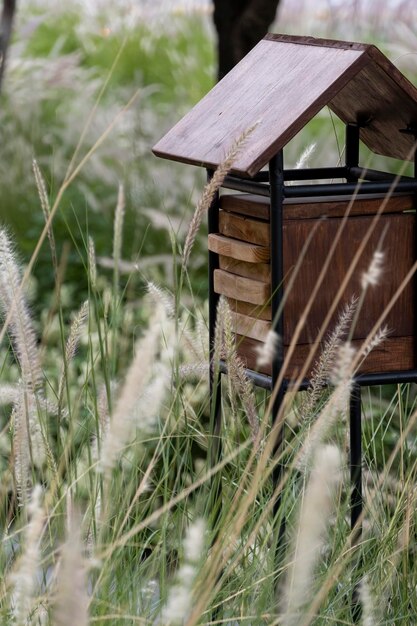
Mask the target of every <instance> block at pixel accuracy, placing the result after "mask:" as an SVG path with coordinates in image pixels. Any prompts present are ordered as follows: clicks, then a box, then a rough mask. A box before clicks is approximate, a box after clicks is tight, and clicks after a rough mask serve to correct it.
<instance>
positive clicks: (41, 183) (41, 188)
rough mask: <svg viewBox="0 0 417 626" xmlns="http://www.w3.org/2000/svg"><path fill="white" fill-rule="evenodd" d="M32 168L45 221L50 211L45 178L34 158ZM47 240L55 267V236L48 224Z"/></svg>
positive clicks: (56, 262)
mask: <svg viewBox="0 0 417 626" xmlns="http://www.w3.org/2000/svg"><path fill="white" fill-rule="evenodd" d="M32 169H33V174H34V176H35V183H36V188H37V190H38V195H39V200H40V203H41V208H42V212H43V216H44V218H45V222H48V220H49V216H50V213H51V207H50V204H49V198H48V192H47V190H46V185H45V180H44V178H43V176H42V173H41V170H40V168H39V165H38V162H37V161H36V159H33V160H32ZM48 240H49V245H50V248H51V254H52V262H53V264H54V267H55V268H56V267H57V266H58V261H57V254H56V245H55V238H54V234H53V232H52V225H49V228H48Z"/></svg>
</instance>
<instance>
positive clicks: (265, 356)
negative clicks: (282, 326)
mask: <svg viewBox="0 0 417 626" xmlns="http://www.w3.org/2000/svg"><path fill="white" fill-rule="evenodd" d="M281 343H282V342H281V337H280V336H279V335H278V334H277V333H276V332H275V331H274V330H270V331H268V335H267V337H266V340H265V341H264V342H263V344H262V345H261V346H257V348H256V352H257V355H258V356H257V358H256V365H257V366H258V367H263V366H264V365H271V363H272V361H273V359H274V357H275V355H276V353H277V351H278V350H280V349H281Z"/></svg>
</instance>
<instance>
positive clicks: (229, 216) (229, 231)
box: [219, 211, 270, 246]
mask: <svg viewBox="0 0 417 626" xmlns="http://www.w3.org/2000/svg"><path fill="white" fill-rule="evenodd" d="M219 231H220V233H221V234H222V235H225V236H226V237H233V238H234V239H239V240H241V241H247V242H248V243H255V244H257V245H258V246H269V243H270V226H269V223H268V222H263V221H261V220H255V219H250V218H248V217H245V216H242V215H238V214H236V213H230V212H228V211H220V212H219Z"/></svg>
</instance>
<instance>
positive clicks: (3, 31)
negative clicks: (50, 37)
mask: <svg viewBox="0 0 417 626" xmlns="http://www.w3.org/2000/svg"><path fill="white" fill-rule="evenodd" d="M15 11H16V0H4V2H3V12H2V15H1V21H0V89H1V83H2V80H3V74H4V68H5V65H6V56H7V48H8V47H9V41H10V36H11V34H12V26H13V18H14V14H15Z"/></svg>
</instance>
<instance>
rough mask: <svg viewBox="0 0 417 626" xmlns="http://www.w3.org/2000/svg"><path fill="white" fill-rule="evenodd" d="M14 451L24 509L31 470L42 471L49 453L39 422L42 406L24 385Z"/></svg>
mask: <svg viewBox="0 0 417 626" xmlns="http://www.w3.org/2000/svg"><path fill="white" fill-rule="evenodd" d="M13 451H14V473H15V480H16V488H17V497H18V502H19V505H20V506H23V505H24V504H25V503H26V501H27V490H28V487H29V484H30V471H29V470H30V467H31V466H32V464H33V465H34V466H36V467H41V466H42V464H43V463H44V461H45V456H46V450H45V444H44V440H43V437H42V432H41V429H40V424H39V419H38V404H37V400H36V397H35V395H34V393H33V391H32V389H27V388H26V387H25V385H24V384H23V382H21V383H20V385H19V395H18V398H17V401H16V402H15V404H14V407H13Z"/></svg>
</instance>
